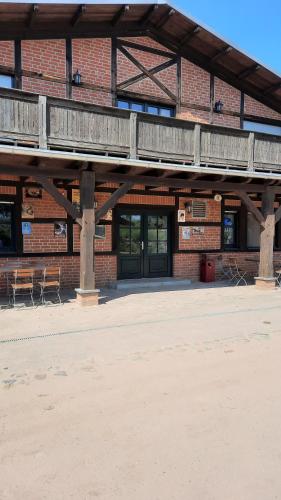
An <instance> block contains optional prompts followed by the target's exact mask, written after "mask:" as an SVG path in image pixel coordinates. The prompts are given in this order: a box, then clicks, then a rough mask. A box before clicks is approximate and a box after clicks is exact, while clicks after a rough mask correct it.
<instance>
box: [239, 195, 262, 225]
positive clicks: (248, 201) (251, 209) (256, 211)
mask: <svg viewBox="0 0 281 500" xmlns="http://www.w3.org/2000/svg"><path fill="white" fill-rule="evenodd" d="M236 194H237V196H238V197H239V198H240V199H241V200H242V201H243V203H244V205H245V206H246V207H247V209H248V210H249V212H251V214H253V216H254V217H255V219H256V221H257V222H258V223H259V224H260V225H261V226H262V227H264V224H265V218H264V216H263V214H262V213H261V211H260V210H259V209H258V208H257V207H256V205H255V204H254V202H253V201H252V200H251V198H250V197H249V196H248V195H247V193H245V192H242V191H236Z"/></svg>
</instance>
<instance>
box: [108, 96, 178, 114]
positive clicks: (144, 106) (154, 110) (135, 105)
mask: <svg viewBox="0 0 281 500" xmlns="http://www.w3.org/2000/svg"><path fill="white" fill-rule="evenodd" d="M116 105H117V108H120V109H129V110H131V111H141V112H143V113H149V114H151V115H158V116H166V117H168V118H169V117H170V118H171V117H173V116H175V108H174V107H172V106H165V105H162V104H154V103H149V102H142V101H134V100H126V99H117V102H116Z"/></svg>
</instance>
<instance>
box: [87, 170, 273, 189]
mask: <svg viewBox="0 0 281 500" xmlns="http://www.w3.org/2000/svg"><path fill="white" fill-rule="evenodd" d="M179 173H180V172H179ZM96 180H97V181H99V182H118V183H119V184H120V183H124V182H133V183H134V184H144V185H147V184H149V185H151V186H161V185H162V186H167V187H173V188H194V189H203V190H205V189H215V190H216V191H221V192H228V191H246V192H249V191H251V192H253V193H263V192H264V191H265V189H266V187H265V186H264V185H263V184H251V185H250V186H249V184H245V183H241V184H240V183H238V182H216V183H215V182H214V181H200V180H198V181H197V180H195V181H189V180H185V179H170V178H164V179H161V178H159V177H153V176H149V177H148V176H145V175H136V176H131V175H128V174H120V173H107V172H102V171H96ZM250 188H251V189H250ZM273 189H274V191H275V192H281V188H280V187H278V188H277V187H276V188H275V187H274V188H273Z"/></svg>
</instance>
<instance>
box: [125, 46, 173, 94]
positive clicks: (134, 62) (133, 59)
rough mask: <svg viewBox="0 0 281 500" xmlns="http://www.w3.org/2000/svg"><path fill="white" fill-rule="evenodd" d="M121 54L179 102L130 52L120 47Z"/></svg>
mask: <svg viewBox="0 0 281 500" xmlns="http://www.w3.org/2000/svg"><path fill="white" fill-rule="evenodd" d="M118 48H119V50H120V52H122V54H124V56H125V57H127V59H129V61H131V62H132V63H133V64H134V65H135V66H136V67H137V68H138V69H140V70H141V71H142V73H144V74H145V75H146V76H147V77H148V78H150V80H152V81H153V82H154V83H155V84H156V85H157V86H158V87H159V88H160V89H161V90H162V91H163V92H164V93H165V94H167V95H168V96H169V97H170V98H171V99H172V100H173V101H174V102H175V101H176V100H177V98H176V96H175V94H173V93H172V92H171V91H170V90H169V89H168V88H167V87H166V85H164V84H163V83H162V82H160V81H159V80H158V78H156V77H155V76H154V75H153V74H152V73H151V71H150V70H148V69H146V68H145V67H144V66H143V65H142V64H141V63H140V62H139V61H138V60H137V59H136V58H135V57H134V56H132V54H130V52H128V51H127V50H126V49H125V48H124V47H122V46H119V47H118Z"/></svg>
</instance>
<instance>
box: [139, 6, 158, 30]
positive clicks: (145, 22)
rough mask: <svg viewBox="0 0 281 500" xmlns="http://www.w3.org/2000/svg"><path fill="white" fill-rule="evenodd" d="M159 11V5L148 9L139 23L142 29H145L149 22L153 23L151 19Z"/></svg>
mask: <svg viewBox="0 0 281 500" xmlns="http://www.w3.org/2000/svg"><path fill="white" fill-rule="evenodd" d="M157 9H158V4H154V5H151V6H150V7H148V9H147V11H146V13H145V14H144V15H143V17H142V18H141V20H140V21H139V26H140V28H145V27H146V26H147V25H148V23H149V22H151V18H152V16H153V14H154V12H155V11H156V10H157Z"/></svg>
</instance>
